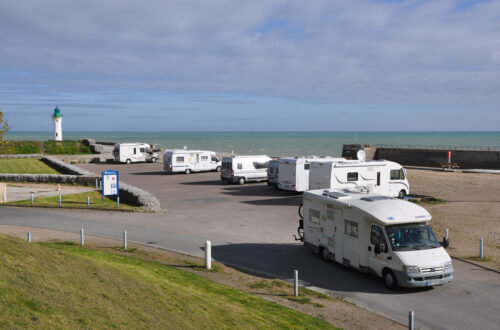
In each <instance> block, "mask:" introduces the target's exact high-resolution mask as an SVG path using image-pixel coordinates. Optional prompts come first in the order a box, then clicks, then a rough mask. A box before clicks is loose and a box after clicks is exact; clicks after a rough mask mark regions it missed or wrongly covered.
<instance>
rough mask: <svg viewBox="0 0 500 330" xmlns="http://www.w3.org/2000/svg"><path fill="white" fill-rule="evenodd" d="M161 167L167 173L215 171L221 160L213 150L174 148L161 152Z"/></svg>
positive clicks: (219, 167)
mask: <svg viewBox="0 0 500 330" xmlns="http://www.w3.org/2000/svg"><path fill="white" fill-rule="evenodd" d="M163 169H164V170H165V171H166V172H167V173H176V172H177V173H186V174H189V173H191V172H204V171H205V172H206V171H217V172H219V171H220V169H221V162H220V160H219V159H218V158H217V155H216V154H215V152H213V151H206V150H186V149H174V150H165V152H164V153H163Z"/></svg>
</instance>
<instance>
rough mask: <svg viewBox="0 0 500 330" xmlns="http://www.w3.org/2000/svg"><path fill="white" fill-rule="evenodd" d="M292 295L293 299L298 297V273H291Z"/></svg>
mask: <svg viewBox="0 0 500 330" xmlns="http://www.w3.org/2000/svg"><path fill="white" fill-rule="evenodd" d="M293 295H294V296H295V297H298V296H299V271H298V270H294V271H293Z"/></svg>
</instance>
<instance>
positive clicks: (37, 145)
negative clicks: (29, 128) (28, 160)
mask: <svg viewBox="0 0 500 330" xmlns="http://www.w3.org/2000/svg"><path fill="white" fill-rule="evenodd" d="M41 153H42V142H40V141H2V142H0V154H41Z"/></svg>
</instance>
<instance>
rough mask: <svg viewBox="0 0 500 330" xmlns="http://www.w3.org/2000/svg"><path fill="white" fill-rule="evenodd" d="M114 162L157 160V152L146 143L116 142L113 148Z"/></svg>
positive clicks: (128, 162) (152, 161) (153, 161)
mask: <svg viewBox="0 0 500 330" xmlns="http://www.w3.org/2000/svg"><path fill="white" fill-rule="evenodd" d="M113 156H114V157H115V162H116V163H127V164H130V163H136V162H151V163H155V162H156V161H157V160H158V154H157V153H156V152H153V151H152V150H151V146H150V145H149V144H146V143H139V142H136V143H117V144H115V147H114V149H113Z"/></svg>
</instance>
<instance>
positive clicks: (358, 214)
mask: <svg viewBox="0 0 500 330" xmlns="http://www.w3.org/2000/svg"><path fill="white" fill-rule="evenodd" d="M299 213H300V212H299ZM303 216H304V217H303V219H301V221H300V222H299V234H302V233H301V230H303V237H302V240H303V242H304V244H305V245H308V246H310V247H311V248H313V250H314V251H315V252H317V253H320V254H321V255H322V257H323V258H324V259H325V260H334V261H336V262H338V263H341V264H343V265H346V266H350V267H353V268H356V269H358V270H361V271H364V272H371V273H374V274H376V275H377V276H379V277H381V278H383V280H384V282H385V285H386V286H387V287H390V288H396V287H397V286H404V287H424V286H434V285H440V284H445V283H449V282H451V281H452V280H453V266H452V263H451V259H450V256H449V255H448V253H447V252H446V250H445V249H444V248H443V247H441V246H440V243H439V242H438V240H437V239H436V236H435V235H434V232H433V231H432V228H431V225H430V221H431V215H430V214H429V212H427V210H425V209H424V208H423V207H421V206H418V205H416V204H414V203H411V202H408V201H404V200H400V199H397V198H393V197H388V196H383V195H378V194H371V193H366V192H365V191H363V190H361V189H360V190H357V191H354V190H351V189H343V190H322V189H320V190H310V191H306V192H305V193H304V196H303ZM448 244H449V242H448V240H447V239H445V238H443V246H444V247H447V246H448Z"/></svg>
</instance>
